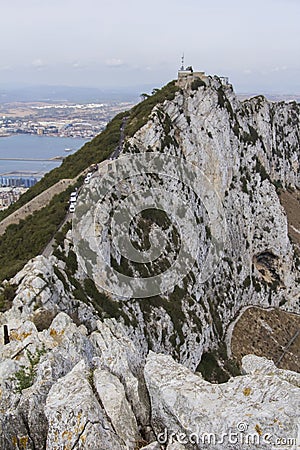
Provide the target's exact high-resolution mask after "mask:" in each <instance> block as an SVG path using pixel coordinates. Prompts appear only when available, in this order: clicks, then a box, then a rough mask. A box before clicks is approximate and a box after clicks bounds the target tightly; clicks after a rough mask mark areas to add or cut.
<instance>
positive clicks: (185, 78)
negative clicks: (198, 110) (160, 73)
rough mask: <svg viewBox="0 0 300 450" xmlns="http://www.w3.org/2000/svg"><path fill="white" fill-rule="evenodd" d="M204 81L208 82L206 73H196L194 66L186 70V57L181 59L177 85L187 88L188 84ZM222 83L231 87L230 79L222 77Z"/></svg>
mask: <svg viewBox="0 0 300 450" xmlns="http://www.w3.org/2000/svg"><path fill="white" fill-rule="evenodd" d="M197 78H198V79H200V80H202V81H203V82H204V83H205V82H206V81H207V75H206V74H205V72H199V71H197V72H195V71H194V70H193V67H192V66H188V67H186V68H184V55H182V58H181V67H180V69H179V70H178V79H177V85H178V86H180V87H185V86H186V85H187V84H190V83H192V82H193V81H195V80H196V79H197ZM220 81H221V83H222V84H223V85H224V86H228V85H229V79H228V77H220Z"/></svg>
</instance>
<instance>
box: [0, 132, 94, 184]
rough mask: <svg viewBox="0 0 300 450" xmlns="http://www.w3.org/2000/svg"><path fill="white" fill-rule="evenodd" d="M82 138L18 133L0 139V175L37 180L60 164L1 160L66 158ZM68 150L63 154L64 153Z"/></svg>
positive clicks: (78, 145)
mask: <svg viewBox="0 0 300 450" xmlns="http://www.w3.org/2000/svg"><path fill="white" fill-rule="evenodd" d="M85 142H88V141H87V140H86V139H80V138H60V137H52V136H37V135H27V134H18V135H12V136H9V137H0V175H23V176H26V175H28V176H31V175H34V176H35V177H36V178H41V177H42V176H43V175H44V174H45V173H47V172H49V171H50V170H52V169H54V168H55V167H58V166H60V164H61V161H12V160H5V161H4V160H1V158H25V159H26V158H29V159H35V158H36V159H51V158H54V157H56V156H62V157H66V156H68V155H70V154H72V153H75V152H76V151H77V150H79V149H80V148H81V147H82V146H83V145H84V144H85ZM66 149H67V150H68V151H65V150H66Z"/></svg>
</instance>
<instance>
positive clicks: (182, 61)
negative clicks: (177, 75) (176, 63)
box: [180, 53, 184, 70]
mask: <svg viewBox="0 0 300 450" xmlns="http://www.w3.org/2000/svg"><path fill="white" fill-rule="evenodd" d="M180 70H184V53H182V57H181V67H180Z"/></svg>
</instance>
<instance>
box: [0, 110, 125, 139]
mask: <svg viewBox="0 0 300 450" xmlns="http://www.w3.org/2000/svg"><path fill="white" fill-rule="evenodd" d="M132 106H133V103H130V102H121V103H116V104H109V103H99V104H98V103H89V104H82V105H80V104H75V105H73V104H68V103H67V104H40V103H39V104H35V103H27V104H24V103H22V106H19V105H15V104H11V105H5V106H3V105H0V111H1V114H2V117H1V118H0V137H1V136H9V135H11V134H36V135H39V136H44V135H46V136H58V137H74V138H83V139H92V138H93V137H95V136H97V135H98V134H99V133H100V132H101V131H102V130H103V129H104V128H105V126H106V125H107V123H108V122H109V121H110V120H111V119H112V117H114V116H115V115H116V114H118V113H119V112H123V111H126V110H128V109H130V108H131V107H132Z"/></svg>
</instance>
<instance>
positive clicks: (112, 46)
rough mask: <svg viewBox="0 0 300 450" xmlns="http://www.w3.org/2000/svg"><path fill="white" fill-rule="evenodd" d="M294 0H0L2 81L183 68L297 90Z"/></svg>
mask: <svg viewBox="0 0 300 450" xmlns="http://www.w3.org/2000/svg"><path fill="white" fill-rule="evenodd" d="M299 23H300V1H299V0H251V1H249V0H247V1H246V0H227V1H225V0H224V1H220V0H209V1H208V0H205V1H204V0H151V1H143V0H114V1H113V0H110V1H107V0H1V9H0V54H1V61H0V87H1V86H3V85H4V84H6V83H21V82H22V83H30V84H55V85H71V86H76V85H77V86H93V87H120V86H136V85H142V84H150V85H153V86H160V85H162V84H164V83H165V82H167V81H169V80H171V79H173V78H175V77H176V73H177V69H178V67H179V65H180V57H181V54H182V52H183V51H184V53H185V63H186V65H192V66H193V67H194V69H198V70H204V71H205V72H207V73H209V74H218V75H228V76H229V77H230V80H231V82H232V83H233V85H234V87H235V89H236V90H237V91H238V92H258V91H259V92H270V93H272V92H283V93H298V94H299V93H300V27H299Z"/></svg>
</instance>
